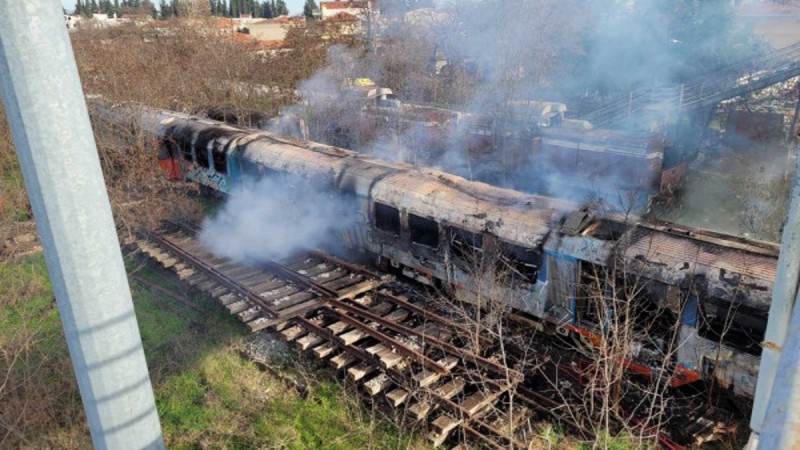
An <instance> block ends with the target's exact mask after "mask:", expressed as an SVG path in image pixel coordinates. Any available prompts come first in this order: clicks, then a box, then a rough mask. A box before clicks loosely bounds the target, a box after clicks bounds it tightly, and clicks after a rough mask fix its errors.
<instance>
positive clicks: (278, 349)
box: [244, 331, 309, 369]
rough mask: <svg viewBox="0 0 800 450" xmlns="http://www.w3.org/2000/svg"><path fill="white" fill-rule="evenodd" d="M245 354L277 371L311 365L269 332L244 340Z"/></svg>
mask: <svg viewBox="0 0 800 450" xmlns="http://www.w3.org/2000/svg"><path fill="white" fill-rule="evenodd" d="M244 352H245V353H246V354H247V356H248V357H249V358H250V359H252V360H253V361H255V362H257V363H261V364H264V365H265V366H269V367H271V368H275V369H278V368H287V367H298V366H306V365H308V364H309V362H308V361H306V360H305V359H304V358H301V357H300V355H298V354H297V352H296V351H295V350H294V349H293V348H291V347H290V346H289V344H287V343H286V342H285V341H283V340H282V339H281V338H280V336H278V335H277V334H275V333H271V332H269V331H259V332H257V333H253V334H250V335H248V336H247V337H246V338H245V340H244Z"/></svg>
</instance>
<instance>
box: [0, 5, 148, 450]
mask: <svg viewBox="0 0 800 450" xmlns="http://www.w3.org/2000/svg"><path fill="white" fill-rule="evenodd" d="M0 87H1V88H2V91H1V92H2V96H3V103H4V105H5V109H6V115H7V117H8V121H9V124H10V126H11V132H12V136H13V138H14V143H15V146H16V149H17V155H18V157H19V160H20V165H21V167H22V173H23V176H24V178H25V186H26V188H27V191H28V196H29V197H30V201H31V206H32V208H33V213H34V217H35V218H36V225H37V228H38V231H39V236H40V238H41V241H42V246H43V247H44V254H45V259H46V260H47V267H48V269H49V271H50V279H51V281H52V284H53V291H54V292H55V295H56V301H57V303H58V309H59V312H60V315H61V322H62V324H63V326H64V334H65V336H66V340H67V345H68V347H69V352H70V356H71V358H72V366H73V368H74V370H75V375H76V378H77V381H78V388H79V389H80V393H81V398H82V400H83V405H84V410H85V411H86V418H87V421H88V423H89V429H90V431H91V435H92V441H93V443H94V447H95V448H97V449H109V448H110V449H119V448H130V449H141V448H152V449H161V448H164V443H163V439H162V436H161V426H160V424H159V421H158V414H157V412H156V406H155V400H154V398H153V390H152V387H151V384H150V376H149V374H148V372H147V365H146V363H145V358H144V352H143V349H142V341H141V338H140V336H139V329H138V326H137V323H136V316H135V314H134V310H133V301H132V299H131V293H130V289H129V287H128V278H127V275H126V273H125V267H124V265H123V261H122V253H121V251H120V247H119V240H118V238H117V235H116V232H115V227H114V221H113V219H112V216H111V207H110V204H109V200H108V194H107V193H106V189H105V184H104V182H103V176H102V173H101V169H100V160H99V158H98V155H97V148H96V145H95V141H94V136H93V134H92V128H91V125H90V123H89V114H88V111H87V109H86V103H85V101H84V97H83V93H82V91H81V84H80V79H79V78H78V70H77V67H76V64H75V60H74V57H73V54H72V47H71V45H70V41H69V37H68V36H67V30H66V26H65V24H64V16H63V14H62V9H61V4H60V3H59V2H57V1H56V0H25V1H11V0H3V1H0Z"/></svg>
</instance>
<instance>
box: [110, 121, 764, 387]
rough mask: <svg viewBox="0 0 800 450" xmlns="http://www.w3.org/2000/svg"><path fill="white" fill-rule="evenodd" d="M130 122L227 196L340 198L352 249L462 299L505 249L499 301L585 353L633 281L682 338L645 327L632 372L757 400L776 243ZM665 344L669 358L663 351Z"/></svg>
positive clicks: (362, 159)
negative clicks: (610, 303)
mask: <svg viewBox="0 0 800 450" xmlns="http://www.w3.org/2000/svg"><path fill="white" fill-rule="evenodd" d="M129 113H130V114H125V113H123V112H120V111H111V110H106V114H107V115H108V116H109V117H111V118H112V119H114V120H122V119H121V117H123V116H126V115H129V116H131V117H134V118H135V122H136V123H138V125H139V126H140V127H143V128H145V129H147V130H149V131H150V132H152V133H154V134H156V135H158V136H159V137H160V138H161V139H162V142H164V144H163V145H164V146H163V147H162V152H161V153H162V156H163V155H166V157H168V158H170V159H171V162H170V164H166V165H167V166H169V167H173V168H174V167H176V166H178V167H180V168H181V170H182V172H183V174H184V175H185V176H186V177H188V178H189V179H192V180H195V181H197V182H199V183H201V184H204V185H206V186H209V187H211V188H214V189H218V190H220V191H222V192H228V191H229V190H230V189H231V187H232V186H233V185H235V184H236V183H239V182H241V181H242V180H243V179H244V178H246V177H256V178H258V177H270V176H278V175H282V174H283V175H285V174H289V175H293V176H299V177H303V178H305V179H308V180H313V181H314V182H315V183H317V184H320V183H321V184H324V185H326V186H328V187H329V188H330V189H332V190H334V191H338V193H339V194H340V195H342V196H346V197H347V198H349V199H351V200H352V201H351V202H350V205H351V207H350V210H349V211H347V212H346V213H347V214H352V215H354V216H355V217H356V218H357V220H356V222H357V225H356V226H354V227H353V228H352V229H350V230H348V231H347V232H346V233H345V236H344V239H345V241H346V243H347V244H348V245H349V246H350V247H352V248H354V249H358V250H360V251H363V252H367V253H369V254H372V255H374V256H375V257H376V258H377V259H378V260H379V262H380V263H381V264H385V265H386V266H387V267H388V266H391V267H394V268H395V269H396V270H398V271H401V272H402V273H403V274H405V275H406V276H408V277H411V278H415V279H417V280H419V281H422V282H425V283H430V284H441V285H443V286H448V287H451V288H452V289H453V290H454V291H455V292H456V293H457V294H458V295H459V296H461V297H462V298H465V299H467V300H469V299H470V296H471V295H472V294H474V292H475V287H476V285H477V284H478V283H480V282H481V280H480V276H481V274H482V273H484V272H485V271H484V269H482V268H481V269H478V270H477V271H476V270H475V267H474V266H473V267H470V265H469V264H466V263H465V261H469V255H473V256H474V255H485V254H486V253H488V252H489V251H490V250H499V251H498V252H497V253H498V255H499V256H498V258H497V260H496V261H495V262H494V263H493V264H499V265H502V266H503V267H505V268H506V269H508V270H507V273H508V274H509V276H507V277H504V278H503V280H502V289H503V292H502V294H501V295H502V297H503V298H504V299H507V300H508V301H509V302H511V303H512V304H513V305H512V306H514V307H515V308H517V309H518V310H519V311H522V312H524V313H525V314H528V315H529V316H531V317H532V318H535V319H537V322H535V323H537V324H538V328H540V329H542V330H545V331H549V332H553V333H561V334H563V335H567V336H571V337H573V338H575V339H576V341H577V342H582V343H585V344H586V345H588V346H591V345H593V344H596V343H597V342H599V340H600V339H603V338H604V337H605V336H608V333H609V332H608V330H607V329H606V324H607V323H608V320H609V314H612V311H603V310H602V308H600V307H598V306H597V305H595V303H597V302H598V301H602V300H603V299H604V298H606V296H607V295H608V294H607V292H606V291H607V290H612V289H616V287H615V286H612V285H613V284H614V283H617V282H619V283H621V284H620V285H625V283H627V282H628V281H629V280H631V279H636V280H637V283H639V284H638V286H640V287H639V288H637V289H636V290H635V291H634V292H632V293H631V294H630V295H629V296H626V297H625V298H624V301H626V302H629V303H630V304H634V305H637V307H641V308H642V309H644V310H645V311H650V314H651V315H652V317H663V318H665V320H666V323H668V324H670V323H671V324H672V325H671V328H670V329H671V330H673V331H675V330H677V333H676V334H673V335H670V334H669V333H667V332H664V333H663V334H661V335H659V334H657V333H656V331H654V329H651V330H648V331H647V334H646V335H644V336H642V341H641V343H640V345H636V346H634V348H633V349H632V350H631V352H630V354H629V358H630V360H629V361H628V364H629V366H630V367H631V369H632V370H634V371H637V372H640V373H643V374H651V373H654V372H657V371H659V370H663V368H664V367H667V366H664V365H663V362H664V359H665V358H669V359H670V361H671V364H670V365H669V366H668V367H669V368H670V369H669V370H670V371H671V376H672V384H673V385H674V386H678V385H682V384H687V383H691V382H694V381H697V380H699V379H702V378H705V379H709V378H715V379H716V380H717V381H718V382H719V383H720V384H721V385H723V386H725V387H728V388H730V389H731V390H732V391H733V392H734V393H736V394H737V395H739V396H742V397H745V398H752V397H753V395H754V391H755V381H756V376H757V370H758V362H759V356H760V349H761V347H760V342H761V341H762V339H763V332H764V329H765V327H766V319H767V311H768V309H769V302H770V298H771V289H772V282H773V279H774V276H775V268H776V263H777V254H778V248H777V246H776V245H773V244H769V243H763V242H757V241H749V240H744V239H740V238H735V237H731V236H726V235H721V234H717V233H713V232H709V231H706V230H699V229H689V228H685V227H684V228H681V227H676V226H670V225H665V224H656V223H651V222H648V221H646V220H643V219H638V218H635V219H631V218H623V217H617V216H614V215H609V214H600V213H598V212H593V211H591V210H590V209H587V208H579V207H578V206H576V205H574V204H571V203H567V202H564V201H560V200H555V199H551V198H547V197H541V196H535V195H528V194H524V193H520V192H517V191H513V190H508V189H501V188H497V187H493V186H490V185H486V184H483V183H479V182H471V181H467V180H465V179H463V178H460V177H457V176H454V175H450V174H447V173H443V172H440V171H436V170H431V169H425V168H419V167H412V166H410V165H407V164H402V163H395V162H388V161H383V160H378V159H375V158H371V157H369V156H365V155H362V154H359V153H356V152H352V151H348V150H344V149H340V148H335V147H331V146H328V145H322V144H316V143H312V142H308V141H300V140H296V139H290V138H284V137H279V136H277V135H273V134H269V133H266V132H259V131H254V130H248V129H242V128H237V127H233V126H230V125H226V124H222V123H219V122H215V121H212V120H207V119H199V118H194V117H190V116H186V115H182V114H178V113H173V112H168V111H156V110H151V109H146V108H140V107H136V108H134V109H131V110H130V111H129ZM162 165H163V164H162ZM600 273H602V274H603V276H602V277H598V276H597V275H598V274H600ZM592 279H593V280H600V282H599V283H595V284H596V285H597V286H599V291H598V292H594V293H587V292H586V286H587V285H591V284H592V282H591V281H590V280H592ZM654 322H655V319H654ZM668 341H669V342H668ZM670 342H672V343H673V344H675V348H677V351H675V352H668V351H667V350H665V348H666V347H667V346H668V345H669V344H670ZM660 368H661V369H660Z"/></svg>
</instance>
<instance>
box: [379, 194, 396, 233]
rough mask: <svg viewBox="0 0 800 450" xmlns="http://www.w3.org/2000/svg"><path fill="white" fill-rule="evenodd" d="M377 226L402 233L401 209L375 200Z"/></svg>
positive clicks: (384, 229) (390, 231) (391, 231)
mask: <svg viewBox="0 0 800 450" xmlns="http://www.w3.org/2000/svg"><path fill="white" fill-rule="evenodd" d="M375 228H377V229H379V230H383V231H387V232H389V233H393V234H396V235H398V236H399V235H400V211H398V210H397V208H395V207H392V206H389V205H384V204H383V203H377V202H375Z"/></svg>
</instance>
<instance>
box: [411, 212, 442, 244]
mask: <svg viewBox="0 0 800 450" xmlns="http://www.w3.org/2000/svg"><path fill="white" fill-rule="evenodd" d="M408 229H409V231H410V232H411V242H414V243H415V244H421V245H425V246H427V247H432V248H436V247H438V246H439V224H438V223H436V221H435V220H431V219H427V218H425V217H420V216H417V215H415V214H409V215H408Z"/></svg>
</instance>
